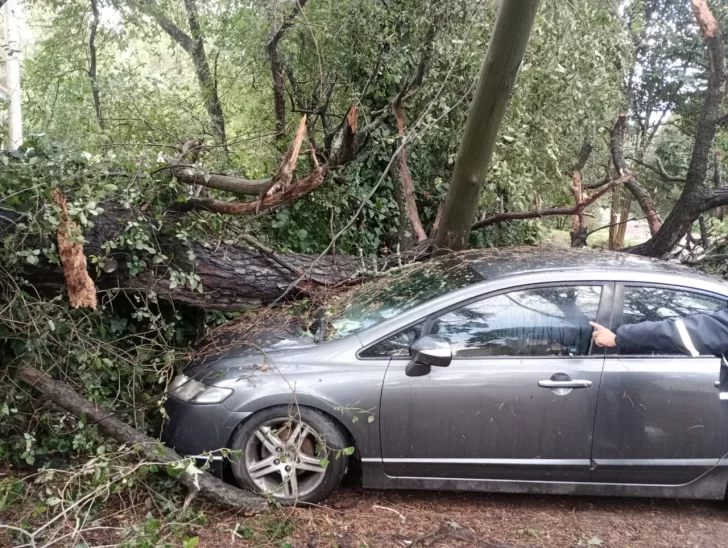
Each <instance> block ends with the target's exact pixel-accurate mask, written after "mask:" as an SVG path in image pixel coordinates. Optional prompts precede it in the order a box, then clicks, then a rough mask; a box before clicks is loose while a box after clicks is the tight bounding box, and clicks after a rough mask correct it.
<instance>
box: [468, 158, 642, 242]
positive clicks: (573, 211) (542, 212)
mask: <svg viewBox="0 0 728 548" xmlns="http://www.w3.org/2000/svg"><path fill="white" fill-rule="evenodd" d="M630 177H632V174H631V173H629V172H627V173H625V174H624V175H622V176H621V177H619V179H614V180H613V181H611V182H610V183H609V184H607V185H605V186H604V187H602V188H601V189H600V190H599V191H598V192H595V193H594V194H592V195H591V196H588V197H586V198H584V199H583V200H582V201H581V202H579V203H577V204H576V205H574V206H571V207H552V208H549V209H537V210H533V211H506V212H503V213H498V214H496V215H491V216H490V217H486V218H485V219H482V220H480V221H478V222H477V223H474V224H473V226H472V229H471V230H477V229H479V228H483V227H486V226H490V225H494V224H497V223H502V222H504V221H516V220H523V219H539V218H541V217H550V216H554V215H579V214H581V213H582V212H583V211H584V210H585V209H586V208H587V207H589V206H590V205H591V204H593V203H594V202H596V201H597V200H598V199H599V198H601V197H602V196H604V195H605V194H606V193H607V192H609V191H610V190H612V189H613V188H615V187H617V186H619V185H621V184H624V183H626V182H627V181H628V180H629V179H630Z"/></svg>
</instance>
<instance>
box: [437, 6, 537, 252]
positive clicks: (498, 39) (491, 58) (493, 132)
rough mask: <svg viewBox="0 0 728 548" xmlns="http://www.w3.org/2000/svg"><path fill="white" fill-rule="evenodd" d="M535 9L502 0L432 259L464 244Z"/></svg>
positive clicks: (468, 234) (534, 15)
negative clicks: (434, 255)
mask: <svg viewBox="0 0 728 548" xmlns="http://www.w3.org/2000/svg"><path fill="white" fill-rule="evenodd" d="M538 4H539V0H508V1H505V0H504V1H501V3H500V6H499V7H498V14H497V16H496V21H495V28H494V29H493V34H492V36H491V38H490V43H489V44H488V51H487V52H486V54H485V60H484V61H483V65H482V67H481V69H480V78H479V80H478V87H477V89H476V91H475V97H474V98H473V103H472V104H471V105H470V112H469V113H468V119H467V122H466V124H465V131H464V133H463V138H462V141H461V142H460V150H459V152H458V158H457V161H456V162H455V169H454V171H453V176H452V181H451V183H450V190H449V191H448V194H447V198H446V200H445V208H444V210H443V214H442V221H441V222H440V227H439V230H438V232H437V236H436V237H435V247H436V253H447V251H448V250H455V251H457V250H459V249H463V248H464V247H465V246H466V244H467V243H468V238H469V237H470V229H471V225H472V223H473V217H474V216H475V212H476V210H477V208H478V201H479V198H480V192H481V189H482V186H483V183H484V181H485V178H486V176H487V174H488V168H489V166H490V160H491V157H492V156H493V149H494V148H495V142H496V138H497V137H498V129H499V127H500V124H501V121H502V120H503V116H504V114H505V111H506V107H507V106H508V100H509V98H510V96H511V91H512V90H513V85H514V83H515V80H516V76H517V75H518V69H519V67H520V66H521V62H522V61H523V55H524V53H525V51H526V45H527V44H528V37H529V36H530V34H531V28H532V27H533V21H534V19H535V17H536V9H537V8H538Z"/></svg>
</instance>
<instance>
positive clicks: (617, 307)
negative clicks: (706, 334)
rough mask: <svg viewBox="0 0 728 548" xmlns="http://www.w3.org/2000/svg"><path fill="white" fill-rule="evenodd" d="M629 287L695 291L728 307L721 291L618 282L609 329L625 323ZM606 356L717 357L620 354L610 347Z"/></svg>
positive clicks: (644, 357) (705, 357)
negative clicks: (627, 289)
mask: <svg viewBox="0 0 728 548" xmlns="http://www.w3.org/2000/svg"><path fill="white" fill-rule="evenodd" d="M628 287H637V288H654V289H667V290H672V291H681V292H683V293H694V294H697V295H703V296H706V297H712V298H714V299H718V300H720V301H723V302H724V303H726V308H728V296H726V295H721V294H720V293H714V292H712V291H708V290H706V289H697V288H695V287H691V286H687V285H677V284H661V283H658V282H644V283H641V282H625V281H621V282H617V283H616V288H615V292H614V306H613V307H612V314H611V318H610V321H609V329H610V330H612V331H614V332H616V331H617V329H618V328H619V327H620V326H622V325H624V293H625V291H624V290H625V288H628ZM607 350H608V351H607V354H606V358H608V359H611V360H614V359H615V358H616V359H619V360H630V359H641V360H644V359H646V358H649V359H652V360H674V359H689V360H695V359H701V360H702V359H713V360H714V359H716V357H715V356H710V355H708V354H705V355H702V356H684V355H682V354H665V355H659V354H658V355H655V354H620V353H619V349H618V348H616V347H615V348H609V349H607Z"/></svg>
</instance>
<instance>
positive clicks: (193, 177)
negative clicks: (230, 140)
mask: <svg viewBox="0 0 728 548" xmlns="http://www.w3.org/2000/svg"><path fill="white" fill-rule="evenodd" d="M305 130H306V116H304V117H303V118H301V122H300V123H299V125H298V130H297V131H296V136H295V138H294V139H293V143H292V144H291V148H290V149H289V150H288V153H287V154H286V156H285V157H284V158H283V161H282V162H281V165H280V167H279V168H278V171H277V172H276V174H275V176H274V177H273V178H272V179H258V180H250V179H242V178H240V177H232V176H230V175H222V174H218V173H206V172H204V171H202V170H200V169H199V168H198V167H197V166H195V165H193V164H184V163H181V162H180V160H181V159H182V158H184V155H185V152H184V151H183V153H182V155H180V156H178V157H177V158H167V162H169V164H170V165H171V166H172V173H173V174H174V176H175V177H177V180H179V181H180V182H182V183H185V184H189V185H200V186H204V187H208V188H214V189H216V190H225V191H227V192H233V193H235V194H246V195H250V196H259V197H262V196H263V195H266V196H272V195H274V194H277V193H280V192H283V191H285V190H286V189H288V187H289V186H291V181H292V180H293V171H294V170H295V169H296V163H297V162H298V155H299V153H300V151H301V143H302V141H303V137H304V133H305Z"/></svg>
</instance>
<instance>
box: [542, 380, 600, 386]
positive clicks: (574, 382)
mask: <svg viewBox="0 0 728 548" xmlns="http://www.w3.org/2000/svg"><path fill="white" fill-rule="evenodd" d="M538 385H539V386H540V387H541V388H590V387H591V385H592V382H591V381H584V380H579V379H574V380H571V381H552V380H551V379H549V380H546V381H538Z"/></svg>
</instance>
